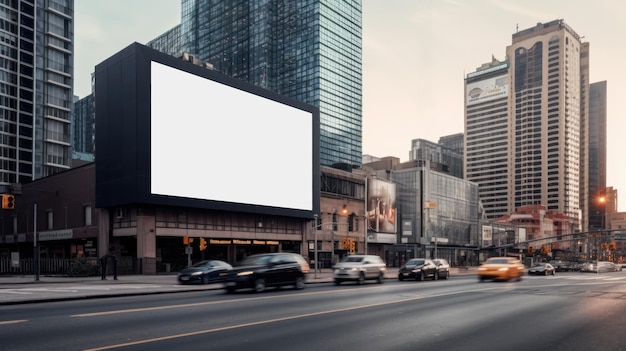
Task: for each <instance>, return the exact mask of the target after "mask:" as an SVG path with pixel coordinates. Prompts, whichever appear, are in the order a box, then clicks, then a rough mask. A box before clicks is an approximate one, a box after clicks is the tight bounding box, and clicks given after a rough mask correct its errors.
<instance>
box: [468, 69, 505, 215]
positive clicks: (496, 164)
mask: <svg viewBox="0 0 626 351" xmlns="http://www.w3.org/2000/svg"><path fill="white" fill-rule="evenodd" d="M509 81H510V77H509V63H508V62H501V61H498V60H496V59H493V60H492V61H491V62H489V63H486V64H484V65H482V66H481V67H480V68H478V69H477V70H476V71H475V72H472V73H469V74H468V75H467V78H466V79H465V133H464V134H465V145H464V150H465V153H464V154H463V158H464V162H463V164H464V172H463V174H464V175H465V179H467V180H469V181H472V182H475V183H477V184H478V185H479V189H480V190H479V192H480V201H481V203H482V206H483V208H484V211H485V216H486V217H487V218H497V217H500V216H503V215H505V214H507V213H509V212H510V209H511V208H512V207H513V206H512V204H511V203H510V202H509V197H508V194H509V187H510V186H511V184H510V180H509V174H510V169H509V166H510V163H509V162H510V157H509V148H510V145H509V142H510V140H509V128H510V124H509V123H510V122H509V119H510V117H509V110H508V106H509V105H508V104H509V102H508V97H509V84H510V83H509Z"/></svg>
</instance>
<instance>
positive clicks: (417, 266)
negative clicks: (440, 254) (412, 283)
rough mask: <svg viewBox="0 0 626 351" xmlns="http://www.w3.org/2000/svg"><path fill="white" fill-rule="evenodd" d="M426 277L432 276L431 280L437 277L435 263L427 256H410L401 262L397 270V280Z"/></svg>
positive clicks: (422, 278)
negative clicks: (410, 257) (404, 261)
mask: <svg viewBox="0 0 626 351" xmlns="http://www.w3.org/2000/svg"><path fill="white" fill-rule="evenodd" d="M426 278H432V279H433V280H437V279H439V274H438V273H437V265H436V264H435V262H433V261H432V260H430V259H427V258H412V259H410V260H408V261H407V262H406V263H405V264H403V265H402V267H400V270H399V271H398V279H399V280H404V279H416V280H424V279H426Z"/></svg>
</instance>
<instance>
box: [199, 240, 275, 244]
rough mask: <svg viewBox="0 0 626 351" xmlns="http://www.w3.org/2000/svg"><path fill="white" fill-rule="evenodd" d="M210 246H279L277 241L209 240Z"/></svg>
mask: <svg viewBox="0 0 626 351" xmlns="http://www.w3.org/2000/svg"><path fill="white" fill-rule="evenodd" d="M209 245H278V241H276V240H242V239H232V240H229V239H209Z"/></svg>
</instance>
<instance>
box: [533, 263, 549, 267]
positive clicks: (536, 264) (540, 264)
mask: <svg viewBox="0 0 626 351" xmlns="http://www.w3.org/2000/svg"><path fill="white" fill-rule="evenodd" d="M545 265H546V264H545V263H535V265H534V266H533V267H543V266H545Z"/></svg>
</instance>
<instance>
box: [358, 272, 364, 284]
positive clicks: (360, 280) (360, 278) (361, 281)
mask: <svg viewBox="0 0 626 351" xmlns="http://www.w3.org/2000/svg"><path fill="white" fill-rule="evenodd" d="M363 284H365V273H363V272H361V273H359V285H363Z"/></svg>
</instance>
